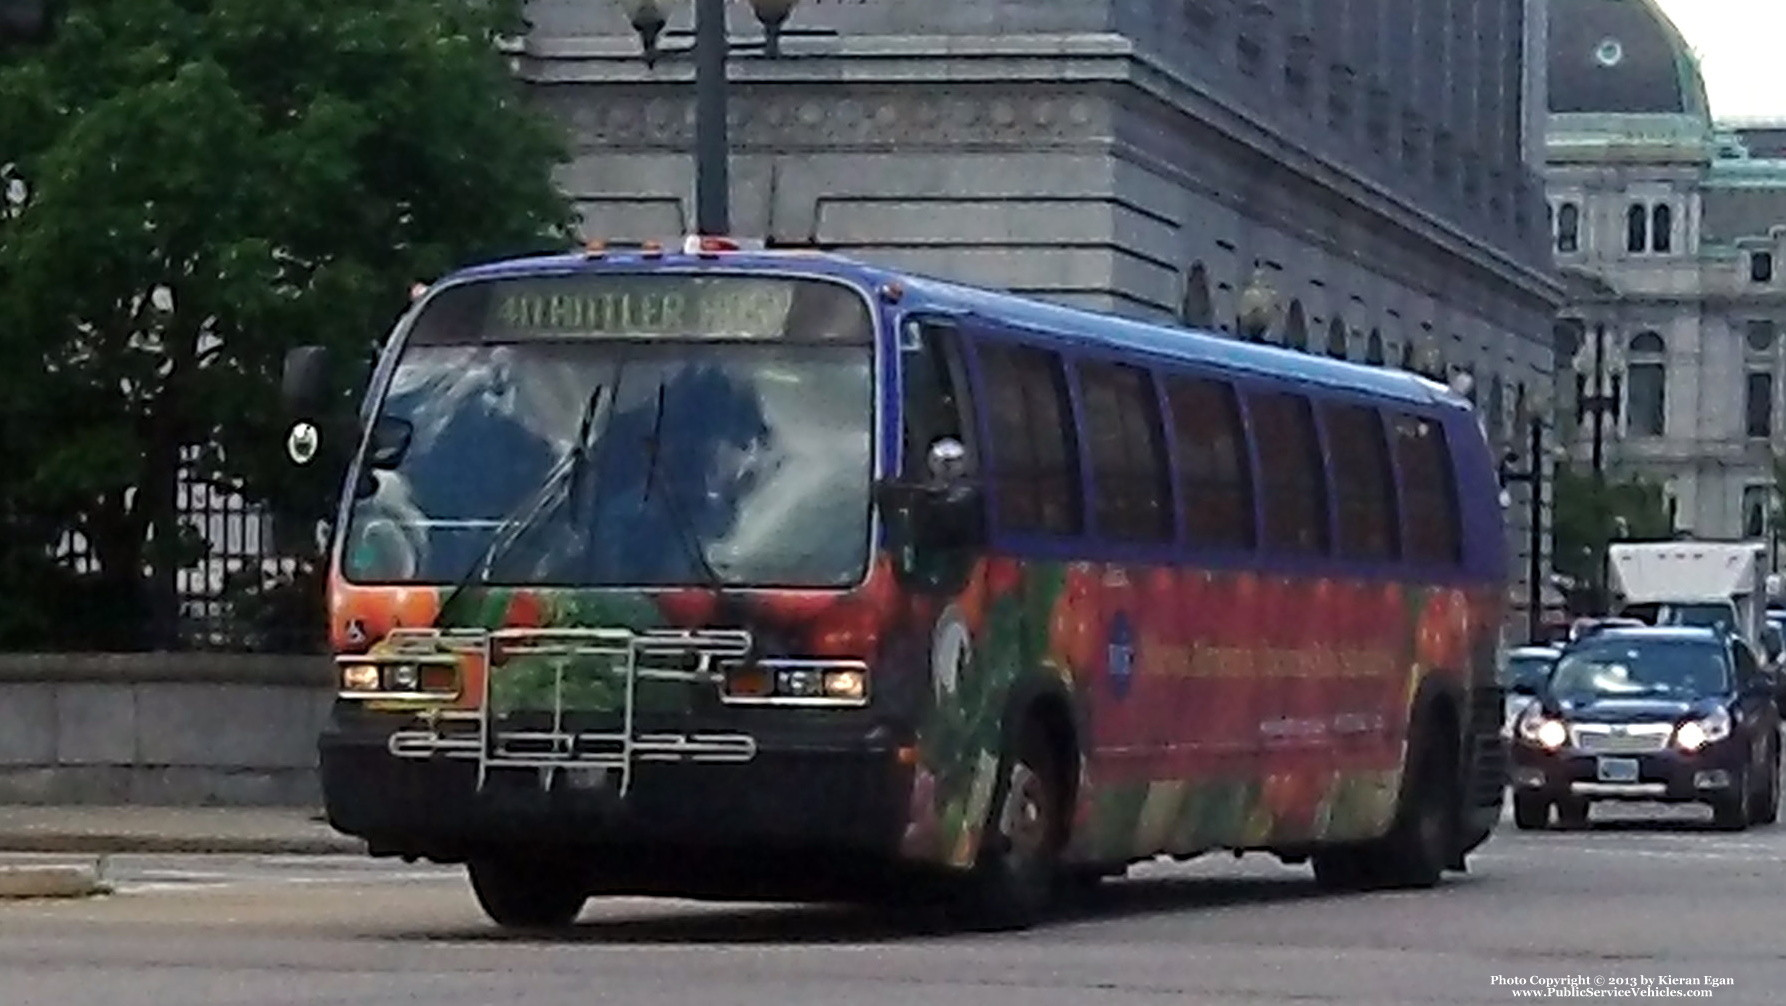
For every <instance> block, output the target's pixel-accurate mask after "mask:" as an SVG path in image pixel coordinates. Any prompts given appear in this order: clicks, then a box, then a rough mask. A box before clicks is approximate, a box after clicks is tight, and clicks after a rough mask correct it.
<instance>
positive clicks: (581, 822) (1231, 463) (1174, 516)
mask: <svg viewBox="0 0 1786 1006" xmlns="http://www.w3.org/2000/svg"><path fill="white" fill-rule="evenodd" d="M323 361H324V357H323V354H322V351H321V350H320V349H317V348H313V347H306V348H302V349H299V350H295V351H294V352H293V353H292V354H291V355H290V356H288V358H287V367H286V374H285V385H286V386H285V390H286V394H287V396H288V400H289V401H290V402H291V404H292V406H293V408H294V409H296V410H298V411H297V412H296V413H295V417H296V418H302V419H303V420H304V422H303V423H301V424H296V425H294V434H293V437H292V440H291V446H292V448H293V451H292V453H293V460H295V461H300V462H302V461H305V460H308V459H309V458H311V457H314V456H315V455H316V453H317V447H318V442H319V437H320V438H321V439H326V438H327V437H329V436H341V435H346V436H349V437H353V438H357V439H356V441H355V443H356V447H355V449H354V450H352V452H351V453H352V455H353V460H352V462H351V464H350V466H349V469H348V471H347V477H346V488H345V489H344V492H343V494H342V496H343V498H342V502H341V506H340V508H339V513H338V518H337V519H336V521H335V524H334V532H333V542H332V547H331V551H330V556H329V563H330V565H329V587H328V595H329V596H328V619H329V630H330V635H331V638H332V641H333V647H334V649H335V653H336V658H335V659H336V660H337V662H338V665H339V678H340V681H339V684H340V691H339V697H338V701H337V702H336V703H335V706H334V711H333V714H332V718H331V720H330V722H329V724H328V726H327V728H326V731H325V732H324V734H323V735H322V737H321V738H320V741H319V749H320V765H321V775H322V784H323V791H324V796H325V802H326V807H327V814H328V819H329V821H330V822H331V823H332V824H333V826H334V827H335V828H337V829H339V830H340V831H342V832H344V833H346V834H350V835H354V836H359V837H362V838H363V839H364V840H365V841H366V842H367V844H368V848H369V851H370V853H371V854H372V855H375V856H401V857H405V858H409V859H426V860H431V861H436V862H442V863H462V864H465V865H466V866H467V868H468V873H469V877H470V880H471V884H472V887H473V889H474V891H475V893H476V895H477V897H478V900H479V902H480V904H481V906H482V907H483V909H484V910H485V912H486V913H487V914H488V915H489V916H490V917H491V918H492V919H493V920H494V921H495V922H496V923H498V924H501V925H505V926H515V927H528V928H532V927H550V926H562V925H568V924H570V923H572V922H574V920H575V919H576V917H577V916H578V914H579V912H580V911H581V909H582V908H583V906H584V905H585V903H586V901H587V899H588V898H590V897H592V896H599V895H612V894H633V895H664V896H681V897H694V898H705V899H725V900H739V899H742V900H759V901H761V900H773V901H828V900H844V901H857V902H862V903H875V902H880V901H883V900H895V899H904V898H907V897H911V896H916V895H919V894H920V893H921V895H922V896H923V897H937V898H943V899H946V901H945V903H946V904H949V905H952V906H955V907H956V908H958V909H960V910H962V913H961V917H962V918H963V919H964V920H969V921H971V922H972V924H975V925H982V926H987V927H1016V926H1024V925H1029V924H1031V923H1033V922H1034V921H1035V920H1037V919H1038V918H1040V917H1042V916H1044V915H1045V913H1046V912H1047V911H1048V909H1049V908H1050V906H1051V905H1053V904H1054V903H1056V899H1057V898H1059V897H1060V896H1061V895H1063V894H1067V893H1070V892H1072V891H1073V890H1075V889H1077V888H1081V887H1083V886H1085V885H1089V884H1092V883H1095V882H1096V881H1097V880H1098V879H1099V878H1101V877H1106V876H1115V875H1119V874H1121V873H1122V872H1123V871H1124V870H1125V869H1126V868H1127V867H1128V866H1129V865H1131V864H1134V863H1137V862H1142V861H1147V860H1150V859H1154V858H1159V857H1175V858H1189V857H1194V856H1197V855H1199V854H1202V853H1206V852H1209V851H1212V850H1224V851H1233V852H1234V853H1235V854H1240V853H1243V852H1249V851H1259V852H1266V853H1272V854H1275V855H1276V856H1278V857H1280V858H1281V859H1283V860H1284V861H1286V862H1291V863H1299V862H1311V861H1312V864H1313V868H1314V873H1315V876H1316V878H1317V879H1318V880H1319V881H1321V882H1322V883H1324V884H1326V885H1329V886H1333V887H1336V888H1354V889H1356V888H1366V887H1376V888H1382V887H1409V886H1412V887H1424V886H1430V885H1432V884H1435V883H1437V882H1438V881H1439V880H1440V878H1441V874H1442V873H1443V872H1445V871H1448V870H1449V871H1458V870H1462V869H1464V868H1465V857H1466V855H1467V854H1468V853H1469V852H1470V851H1472V850H1473V849H1475V848H1476V847H1478V846H1479V845H1480V844H1481V843H1483V842H1484V841H1485V840H1486V839H1487V838H1488V836H1489V834H1490V832H1491V830H1492V828H1493V826H1494V825H1495V823H1496V821H1497V820H1498V818H1499V815H1500V810H1501V806H1502V800H1503V792H1504V785H1505V783H1504V778H1505V771H1506V769H1505V753H1504V750H1503V748H1502V738H1501V730H1500V727H1501V713H1502V709H1501V705H1502V701H1501V694H1500V691H1499V687H1498V685H1497V684H1496V680H1495V671H1496V666H1497V656H1498V646H1499V638H1500V635H1499V630H1500V627H1501V622H1502V617H1503V610H1502V606H1503V603H1504V592H1505V577H1506V569H1505V566H1506V557H1505V555H1504V534H1503V526H1502V520H1503V518H1502V511H1501V504H1500V501H1499V498H1500V493H1499V486H1498V483H1497V477H1496V468H1495V463H1494V459H1493V458H1492V457H1491V451H1490V448H1489V446H1488V445H1487V443H1486V442H1485V439H1484V428H1483V426H1482V423H1481V421H1480V420H1479V418H1478V417H1477V415H1476V414H1475V413H1474V412H1473V411H1472V410H1471V407H1470V404H1469V402H1468V401H1466V400H1465V399H1464V398H1462V397H1460V396H1459V395H1457V394H1456V393H1454V391H1453V389H1450V388H1447V387H1445V386H1443V385H1440V384H1438V383H1436V382H1433V381H1429V380H1427V379H1425V378H1422V377H1419V376H1416V375H1413V374H1408V373H1402V372H1397V371H1394V370H1389V369H1382V368H1375V367H1366V366H1362V365H1355V364H1350V363H1346V362H1343V361H1340V360H1333V359H1325V358H1321V357H1317V356H1311V355H1304V354H1299V353H1295V352H1291V351H1287V350H1283V349H1279V348H1275V347H1271V346H1267V345H1259V344H1250V343H1246V342H1241V341H1236V340H1231V339H1227V338H1223V337H1221V336H1218V335H1214V334H1209V333H1200V332H1195V331H1188V330H1185V329H1180V328H1175V327H1169V326H1164V325H1154V324H1147V323H1143V322H1140V321H1133V320H1127V319H1123V318H1119V317H1115V316H1108V315H1104V314H1099V313H1093V312H1089V311H1084V310H1078V309H1073V308H1069V307H1064V306H1057V305H1053V304H1050V303H1045V302H1041V301H1038V300H1031V299H1026V298H1022V297H1018V296H1012V295H1007V294H1003V293H999V292H991V291H987V290H981V289H974V288H970V287H967V286H963V285H957V284H952V283H947V282H940V281H937V280H934V279H930V278H923V277H919V276H914V275H908V274H905V273H902V272H898V271H893V270H889V269H883V268H876V267H871V266H869V265H864V264H860V263H857V262H854V261H850V260H847V259H844V258H840V257H834V256H830V255H824V254H817V253H810V252H791V251H755V250H740V249H739V248H738V247H737V246H736V245H733V244H730V243H728V242H722V241H715V240H711V239H703V240H691V241H689V242H688V243H687V244H685V245H684V246H682V247H681V248H680V250H672V251H669V252H666V251H664V250H662V249H661V248H658V247H652V246H646V247H642V248H636V249H627V250H609V249H604V248H602V247H601V246H592V247H591V248H590V249H588V250H585V251H580V252H577V253H572V254H564V255H557V256H550V257H540V258H529V259H526V260H518V261H505V262H501V263H496V264H490V265H484V266H479V267H475V268H470V269H466V270H464V271H461V272H458V273H456V274H454V275H452V276H449V277H447V278H446V279H444V280H441V281H440V282H438V283H435V284H433V285H432V286H430V287H428V288H427V289H426V290H425V291H423V290H420V288H418V295H417V297H416V298H415V300H414V302H413V303H412V305H411V306H410V308H409V310H408V311H407V312H406V313H405V315H404V317H403V318H402V319H401V320H400V322H399V323H398V325H397V326H396V328H395V330H394V331H393V333H392V337H391V338H390V339H389V341H388V343H387V344H386V346H385V347H384V349H383V351H382V353H381V355H380V358H379V360H378V362H377V365H376V367H375V369H374V371H373V374H372V377H371V380H370V385H369V390H368V393H367V395H366V397H365V400H364V403H363V404H362V406H361V408H360V410H359V415H358V417H357V419H353V420H350V421H345V422H342V423H339V424H338V425H337V427H330V426H329V425H328V424H327V423H320V424H319V423H313V422H312V420H316V419H317V416H318V414H319V413H318V408H319V407H318V406H317V404H316V403H317V402H318V401H319V400H320V399H319V398H318V397H317V396H318V390H317V389H318V388H319V387H320V383H319V382H320V375H321V373H322V372H323V369H324V362H323ZM319 425H320V426H321V428H322V429H323V430H324V431H325V432H323V433H321V434H320V435H319V433H318V426H319ZM330 429H339V430H341V431H342V433H329V432H326V431H328V430H330ZM344 453H345V452H344Z"/></svg>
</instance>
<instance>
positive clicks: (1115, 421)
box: [1076, 363, 1173, 541]
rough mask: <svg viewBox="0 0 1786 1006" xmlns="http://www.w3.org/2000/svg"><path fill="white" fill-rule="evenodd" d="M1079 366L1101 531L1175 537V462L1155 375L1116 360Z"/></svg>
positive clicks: (1131, 537)
mask: <svg viewBox="0 0 1786 1006" xmlns="http://www.w3.org/2000/svg"><path fill="white" fill-rule="evenodd" d="M1076 369H1077V370H1078V371H1079V391H1080V395H1081V396H1082V399H1083V402H1084V406H1085V437H1086V440H1087V441H1088V443H1087V444H1086V447H1087V450H1088V451H1089V453H1090V455H1091V469H1092V512H1093V514H1094V515H1095V516H1096V518H1097V526H1098V532H1099V533H1100V534H1103V535H1105V536H1107V537H1110V538H1113V539H1117V540H1120V541H1171V540H1172V539H1173V529H1172V523H1173V521H1172V487H1171V478H1170V476H1169V475H1168V472H1169V470H1170V468H1169V466H1168V465H1167V464H1166V434H1165V431H1164V430H1163V429H1161V426H1160V408H1159V396H1158V395H1156V394H1155V393H1154V388H1153V375H1151V374H1150V373H1148V372H1147V371H1146V370H1143V369H1141V368H1140V367H1134V366H1128V365H1125V364H1115V363H1082V364H1079V365H1078V367H1077V368H1076Z"/></svg>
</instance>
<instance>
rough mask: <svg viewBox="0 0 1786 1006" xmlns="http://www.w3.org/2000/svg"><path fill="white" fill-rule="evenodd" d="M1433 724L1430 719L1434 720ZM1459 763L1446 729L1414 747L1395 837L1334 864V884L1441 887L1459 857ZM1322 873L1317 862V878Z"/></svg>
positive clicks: (1391, 833) (1393, 829) (1330, 869)
mask: <svg viewBox="0 0 1786 1006" xmlns="http://www.w3.org/2000/svg"><path fill="white" fill-rule="evenodd" d="M1429 722H1430V721H1429ZM1455 766H1456V761H1455V758H1454V756H1453V755H1452V748H1451V746H1450V745H1449V744H1448V743H1447V735H1446V734H1445V732H1444V731H1442V730H1441V731H1436V732H1433V733H1429V734H1428V735H1427V737H1426V739H1425V740H1424V741H1422V742H1421V743H1420V744H1418V745H1417V746H1415V747H1414V757H1413V759H1412V760H1411V763H1410V764H1409V766H1408V776H1409V778H1408V780H1407V783H1406V786H1405V788H1404V789H1403V791H1402V798H1401V801H1400V803H1399V804H1398V806H1397V808H1396V814H1395V823H1394V824H1393V825H1391V826H1390V830H1389V834H1387V835H1384V836H1383V837H1382V838H1380V839H1377V840H1376V841H1374V842H1371V843H1369V844H1367V845H1365V846H1363V847H1362V848H1357V849H1355V850H1348V851H1347V852H1346V853H1341V855H1340V858H1338V859H1336V861H1335V862H1333V863H1332V864H1330V865H1329V867H1328V869H1327V871H1325V872H1327V873H1329V874H1331V875H1332V879H1331V880H1329V879H1326V878H1322V879H1323V882H1324V883H1326V884H1327V885H1328V886H1353V887H1365V888H1378V889H1394V888H1416V889H1417V888H1427V887H1432V886H1434V885H1436V884H1438V882H1439V879H1440V878H1441V877H1442V876H1444V873H1445V866H1446V864H1447V863H1449V862H1451V860H1452V859H1454V858H1455V857H1454V855H1453V853H1454V851H1455V850H1454V848H1453V846H1454V843H1455V842H1456V841H1457V837H1456V836H1457V828H1456V824H1457V813H1456V808H1455V806H1454V802H1453V801H1454V797H1453V795H1452V794H1453V788H1454V786H1455V784H1456V771H1455ZM1321 872H1323V871H1321V869H1320V866H1319V864H1317V873H1316V876H1317V877H1320V875H1321Z"/></svg>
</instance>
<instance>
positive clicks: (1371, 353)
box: [1364, 328, 1389, 367]
mask: <svg viewBox="0 0 1786 1006" xmlns="http://www.w3.org/2000/svg"><path fill="white" fill-rule="evenodd" d="M1388 359H1389V358H1388V357H1387V356H1386V355H1385V354H1384V352H1383V332H1382V330H1381V329H1375V328H1373V329H1371V334H1370V338H1369V339H1367V340H1365V343H1364V362H1365V363H1368V364H1370V365H1371V366H1373V367H1381V366H1382V365H1383V364H1385V363H1387V362H1388Z"/></svg>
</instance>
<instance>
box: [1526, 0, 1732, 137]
mask: <svg viewBox="0 0 1786 1006" xmlns="http://www.w3.org/2000/svg"><path fill="white" fill-rule="evenodd" d="M1549 33H1550V68H1549V77H1550V110H1551V111H1552V112H1556V113H1562V114H1588V115H1688V116H1693V117H1695V118H1700V119H1706V120H1709V119H1710V118H1711V109H1710V106H1709V104H1708V103H1707V101H1706V98H1705V81H1704V80H1703V79H1702V78H1701V77H1700V74H1699V60H1698V59H1696V58H1695V57H1694V56H1693V51H1692V50H1691V49H1689V48H1688V47H1687V42H1686V40H1685V39H1683V38H1682V37H1681V33H1680V30H1679V29H1677V28H1675V26H1674V22H1673V21H1670V20H1669V19H1668V15H1666V14H1664V13H1662V11H1661V9H1660V8H1658V7H1657V6H1656V4H1655V0H1550V27H1549Z"/></svg>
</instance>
